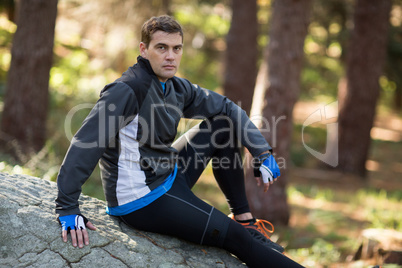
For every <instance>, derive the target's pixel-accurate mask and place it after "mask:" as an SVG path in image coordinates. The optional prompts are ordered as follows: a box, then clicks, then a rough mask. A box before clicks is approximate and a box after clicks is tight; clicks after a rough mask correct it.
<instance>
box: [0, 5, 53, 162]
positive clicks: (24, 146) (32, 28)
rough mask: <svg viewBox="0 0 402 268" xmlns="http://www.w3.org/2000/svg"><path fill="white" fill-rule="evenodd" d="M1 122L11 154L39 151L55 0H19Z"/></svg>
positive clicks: (51, 49) (3, 136)
mask: <svg viewBox="0 0 402 268" xmlns="http://www.w3.org/2000/svg"><path fill="white" fill-rule="evenodd" d="M18 14H19V15H18V23H17V31H16V33H15V35H14V39H13V46H12V50H11V54H12V59H11V66H10V69H9V72H8V79H7V91H6V95H5V102H4V111H3V114H2V121H1V132H2V133H1V142H2V143H3V146H4V147H3V146H2V147H3V148H5V147H6V146H7V147H8V148H9V149H11V153H12V154H14V155H16V154H18V152H20V153H22V154H25V155H26V154H28V153H32V152H37V151H39V150H40V149H41V148H42V147H43V145H44V143H45V139H46V118H47V108H48V95H49V70H50V68H51V66H52V58H53V40H54V28H55V23H56V16H57V0H31V1H26V0H23V1H20V3H19V13H18Z"/></svg>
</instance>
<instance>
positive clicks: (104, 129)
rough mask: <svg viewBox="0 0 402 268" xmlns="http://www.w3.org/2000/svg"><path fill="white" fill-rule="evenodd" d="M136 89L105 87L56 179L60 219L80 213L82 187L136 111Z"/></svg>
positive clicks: (113, 84) (69, 150)
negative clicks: (79, 199) (79, 202)
mask: <svg viewBox="0 0 402 268" xmlns="http://www.w3.org/2000/svg"><path fill="white" fill-rule="evenodd" d="M136 107H137V105H136V99H135V95H134V92H133V90H131V89H130V88H129V87H128V86H127V85H126V84H124V83H112V84H109V85H108V86H106V87H105V88H104V89H103V90H102V93H101V96H100V99H99V100H98V102H97V103H96V105H95V106H94V107H93V108H92V110H91V112H90V113H89V115H88V116H87V117H86V119H85V120H84V122H83V124H82V126H81V128H80V129H79V130H78V132H77V133H76V134H75V136H74V138H73V139H72V141H71V144H70V147H69V149H68V151H67V153H66V156H65V158H64V161H63V163H62V165H61V167H60V171H59V174H58V177H57V187H58V194H57V199H56V213H57V214H58V215H59V216H65V215H71V214H79V213H80V209H79V205H78V198H79V196H80V194H81V186H82V185H83V184H84V182H85V181H86V180H87V179H88V177H89V176H90V175H91V173H92V172H93V170H94V168H95V166H96V165H97V163H98V161H99V159H100V158H101V156H102V154H103V153H104V151H105V149H106V148H107V147H108V146H118V145H117V144H114V142H112V141H114V139H115V137H116V134H117V133H118V131H119V129H121V128H122V127H123V126H124V123H125V122H126V123H127V121H128V120H130V117H132V115H133V114H135V112H136Z"/></svg>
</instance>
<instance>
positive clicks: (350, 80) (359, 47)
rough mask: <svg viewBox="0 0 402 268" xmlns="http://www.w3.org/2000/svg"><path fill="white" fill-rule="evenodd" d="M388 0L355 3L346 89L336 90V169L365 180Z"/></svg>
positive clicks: (384, 54)
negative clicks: (337, 99)
mask: <svg viewBox="0 0 402 268" xmlns="http://www.w3.org/2000/svg"><path fill="white" fill-rule="evenodd" d="M390 9H391V0H381V1H378V0H358V1H357V4H356V8H355V14H354V30H353V32H352V36H351V40H350V45H349V50H348V51H347V53H348V55H347V66H346V85H345V87H344V88H339V102H340V110H339V119H338V120H339V165H338V169H340V170H341V171H343V172H348V173H352V174H355V175H359V176H361V177H364V176H365V175H366V168H365V163H366V160H367V157H368V152H369V147H370V142H371V138H370V131H371V128H372V126H373V122H374V116H375V113H376V104H377V100H378V97H379V94H380V85H379V78H380V76H381V74H382V72H383V68H384V64H385V59H386V57H385V56H386V46H387V36H388V35H387V32H388V28H389V14H390Z"/></svg>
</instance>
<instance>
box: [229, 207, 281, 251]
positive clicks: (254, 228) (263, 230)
mask: <svg viewBox="0 0 402 268" xmlns="http://www.w3.org/2000/svg"><path fill="white" fill-rule="evenodd" d="M229 217H230V218H232V220H234V221H236V222H238V223H240V224H241V225H243V226H244V227H245V228H246V229H247V231H248V232H249V233H250V234H251V235H252V236H253V237H254V238H255V239H257V240H258V241H259V242H260V243H261V244H263V245H266V246H268V247H269V248H271V249H274V250H276V251H279V252H280V253H283V252H284V251H285V249H284V248H283V247H282V246H281V245H279V244H277V243H275V242H273V241H272V240H271V239H270V238H269V236H268V233H270V234H272V233H273V232H274V225H273V224H272V223H270V222H269V221H266V220H259V219H254V218H253V219H252V220H249V221H238V220H236V219H235V218H234V215H233V214H231V215H229ZM265 224H268V225H270V226H271V228H272V229H271V230H269V229H268V228H267V227H266V226H265Z"/></svg>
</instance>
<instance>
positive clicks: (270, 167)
mask: <svg viewBox="0 0 402 268" xmlns="http://www.w3.org/2000/svg"><path fill="white" fill-rule="evenodd" d="M280 175H281V171H280V170H279V166H278V164H277V163H276V161H275V158H274V157H273V156H272V154H270V153H267V154H263V155H260V156H259V157H258V161H257V162H255V163H254V176H255V177H256V180H257V185H258V186H260V185H261V178H262V181H263V183H264V192H266V191H268V188H269V185H270V184H273V183H274V181H276V180H277V179H278V177H279V176H280ZM260 177H261V178H260Z"/></svg>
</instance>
